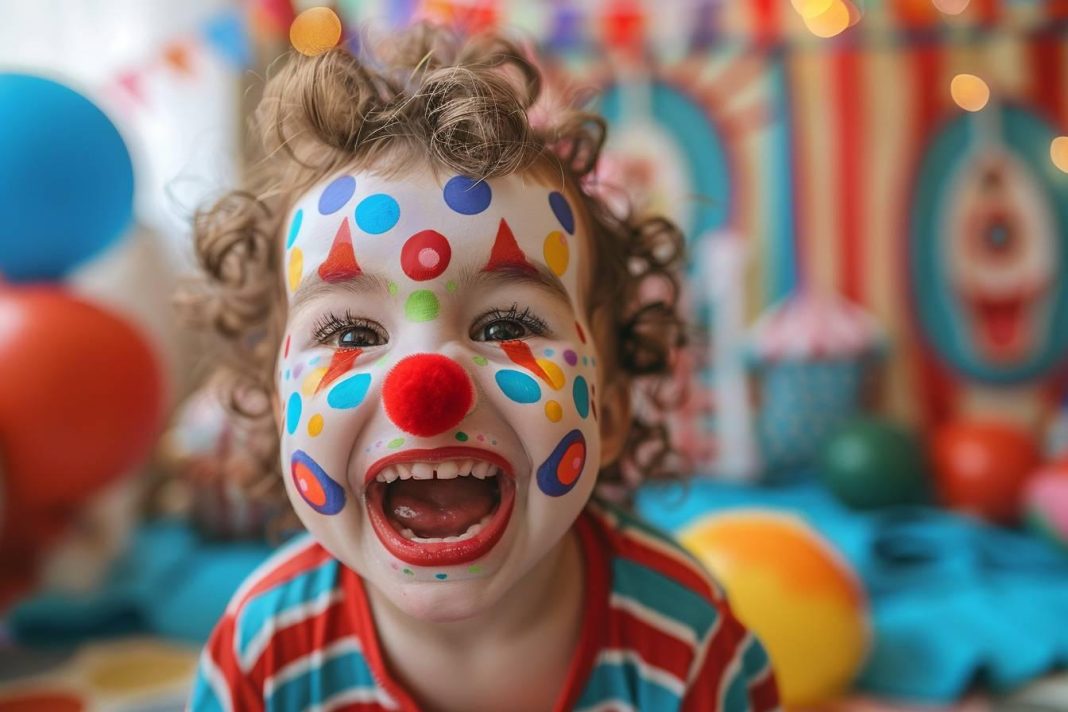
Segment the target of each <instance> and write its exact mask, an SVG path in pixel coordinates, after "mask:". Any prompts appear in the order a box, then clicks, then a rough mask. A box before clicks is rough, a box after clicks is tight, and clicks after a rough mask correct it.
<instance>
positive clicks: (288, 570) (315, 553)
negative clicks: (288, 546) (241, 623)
mask: <svg viewBox="0 0 1068 712" xmlns="http://www.w3.org/2000/svg"><path fill="white" fill-rule="evenodd" d="M331 558H332V557H331V556H330V554H329V553H327V551H326V550H325V549H323V548H322V547H321V546H319V545H318V544H311V545H309V546H308V548H306V549H301V550H299V551H297V552H295V553H294V554H293V557H292V558H290V559H286V560H285V561H283V562H282V563H280V564H278V565H276V566H275V567H274V568H272V569H271V570H270V571H267V572H265V573H264V574H263V577H262V578H261V579H260V580H259V581H257V582H256V583H254V584H252V586H251V587H250V588H249V589H248V590H246V591H245V593H244V594H243V595H242V596H241V598H240V599H239V600H237V601H236V602H234V603H231V610H234V609H236V608H240V607H243V606H244V605H245V604H246V603H248V602H249V600H251V599H252V598H253V597H255V596H258V595H260V594H261V593H264V592H265V591H269V590H271V589H272V588H275V587H277V586H279V585H281V584H283V583H285V582H286V581H289V580H290V579H294V578H296V577H297V576H299V575H300V574H302V573H305V572H306V571H310V570H311V569H314V568H316V567H317V566H320V565H322V564H324V563H326V562H327V561H330V560H331Z"/></svg>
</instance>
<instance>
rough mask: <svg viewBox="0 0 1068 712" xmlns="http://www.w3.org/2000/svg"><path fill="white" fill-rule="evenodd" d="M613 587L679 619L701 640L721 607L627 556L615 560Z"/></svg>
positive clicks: (672, 618) (666, 616)
mask: <svg viewBox="0 0 1068 712" xmlns="http://www.w3.org/2000/svg"><path fill="white" fill-rule="evenodd" d="M612 590H613V591H614V592H616V593H618V594H620V595H622V596H626V597H627V598H632V599H634V600H636V601H638V602H640V603H642V604H643V605H645V606H646V607H647V608H651V609H652V610H654V611H656V612H657V613H659V614H660V615H662V616H664V617H665V618H670V619H671V620H674V621H677V622H679V623H680V624H682V625H684V626H685V627H687V628H689V629H690V630H692V631H693V634H694V640H695V641H698V642H700V641H702V640H704V638H705V635H706V634H707V633H708V631H709V629H711V627H712V625H713V624H714V623H715V622H716V619H717V618H718V617H719V611H718V610H717V609H716V607H715V605H713V604H712V603H710V602H709V601H708V599H706V598H705V597H704V596H702V595H701V594H699V593H697V592H695V591H693V590H692V589H690V588H687V587H686V586H683V585H682V584H680V583H678V582H677V581H675V580H674V579H671V578H668V577H667V576H663V575H661V574H659V573H657V572H656V571H653V570H652V569H650V568H648V567H646V566H643V565H641V564H638V563H635V562H633V561H630V560H628V559H623V558H619V559H616V560H615V561H613V562H612Z"/></svg>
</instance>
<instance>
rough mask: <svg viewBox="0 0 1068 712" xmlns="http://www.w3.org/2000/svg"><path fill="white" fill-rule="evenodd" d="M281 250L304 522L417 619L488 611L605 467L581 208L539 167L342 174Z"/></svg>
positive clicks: (297, 217) (298, 496) (295, 461)
mask: <svg viewBox="0 0 1068 712" xmlns="http://www.w3.org/2000/svg"><path fill="white" fill-rule="evenodd" d="M284 239H285V264H284V269H285V273H286V287H287V294H288V302H289V318H288V323H287V325H286V334H285V336H284V338H283V345H282V350H281V353H280V354H279V364H280V365H279V369H278V394H279V398H280V402H281V406H282V413H281V427H282V449H281V450H282V459H283V462H282V466H283V471H284V472H285V473H286V474H285V479H286V488H287V491H288V492H289V496H290V499H291V500H292V501H293V504H294V506H295V508H296V511H297V513H298V515H299V516H300V517H301V519H302V520H303V521H304V523H305V525H306V526H307V527H308V529H309V530H310V531H311V532H312V533H313V534H314V535H315V536H316V537H317V538H318V539H319V540H320V541H321V542H322V543H323V544H324V545H325V546H326V547H327V549H329V550H330V551H331V553H333V554H334V555H335V556H336V557H337V558H338V559H340V560H341V561H343V562H344V563H345V564H347V565H349V566H350V567H352V568H353V569H355V570H356V571H358V572H359V573H360V574H361V575H363V576H364V577H365V578H367V579H369V580H370V581H371V582H372V583H373V584H374V585H375V586H376V587H377V588H378V589H379V590H380V591H381V592H383V593H384V594H386V595H389V596H391V598H392V600H394V601H395V602H396V603H397V604H398V605H400V606H401V607H402V608H403V609H405V610H407V611H408V612H409V613H411V614H413V615H417V616H420V617H424V618H428V619H429V618H434V619H442V620H444V619H455V618H462V617H466V616H468V615H471V614H473V613H475V612H477V611H478V610H481V609H482V608H484V607H486V606H488V605H490V604H491V603H493V602H494V601H496V600H498V599H499V598H500V597H501V596H502V595H504V594H505V593H507V592H508V590H509V589H510V588H511V587H512V586H514V585H515V584H516V583H517V582H518V581H519V580H520V579H521V578H522V576H523V575H524V574H525V573H527V572H528V571H529V570H530V569H531V567H532V566H533V565H534V564H535V563H537V562H538V561H539V560H540V559H541V558H542V557H544V556H545V555H546V553H547V552H548V551H549V550H550V549H551V548H552V547H553V546H554V545H555V544H556V543H557V542H558V541H559V540H560V538H561V537H562V535H563V534H564V533H565V532H566V531H567V530H568V528H569V527H570V526H571V524H572V523H573V522H574V520H575V518H576V517H577V515H578V513H579V511H580V510H581V509H582V507H583V505H584V504H585V503H586V500H587V499H588V497H589V495H590V491H591V489H592V488H593V486H594V482H595V479H596V477H597V472H598V469H599V466H600V458H601V438H600V434H599V432H598V426H597V417H598V413H597V410H596V404H595V394H596V388H597V386H598V379H597V359H596V357H597V350H596V348H595V345H594V344H593V342H592V339H590V337H589V335H590V333H591V331H590V328H589V325H588V323H587V319H586V305H585V300H584V297H583V295H584V294H585V290H586V288H587V280H588V279H589V274H588V273H589V272H590V265H589V264H588V260H589V255H588V236H587V235H586V233H585V226H584V224H583V221H582V219H581V218H580V216H579V214H578V212H577V210H576V205H575V203H574V202H573V201H572V200H570V199H569V198H567V197H565V196H564V195H563V194H562V192H560V191H559V190H556V189H554V188H552V187H548V186H546V185H545V184H544V183H543V182H541V181H539V180H538V179H536V178H534V177H533V176H532V175H512V176H508V177H505V178H497V179H493V180H489V181H485V182H481V183H474V182H472V181H469V180H467V179H465V178H461V177H449V176H445V177H444V178H442V179H440V180H439V179H437V178H435V177H433V176H432V175H431V174H430V173H429V172H428V171H427V172H418V173H416V174H414V175H411V176H408V177H403V178H395V179H386V178H382V177H379V176H376V175H374V174H372V173H367V172H356V173H351V174H350V173H344V174H340V175H338V176H335V177H333V178H331V179H328V180H326V181H324V182H323V183H322V184H320V185H319V186H317V187H315V188H313V189H312V190H310V191H309V192H308V193H307V194H306V195H304V196H303V197H302V198H301V199H300V200H299V201H298V202H297V204H296V206H295V207H294V209H293V211H292V213H291V214H290V216H289V223H288V226H287V228H286V233H285V235H284Z"/></svg>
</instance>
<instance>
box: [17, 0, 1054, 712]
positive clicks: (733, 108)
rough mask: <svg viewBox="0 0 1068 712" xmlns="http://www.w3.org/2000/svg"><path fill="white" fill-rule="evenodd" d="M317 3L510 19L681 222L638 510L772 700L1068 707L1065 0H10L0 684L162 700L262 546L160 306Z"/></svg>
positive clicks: (215, 403) (227, 437)
mask: <svg viewBox="0 0 1068 712" xmlns="http://www.w3.org/2000/svg"><path fill="white" fill-rule="evenodd" d="M319 5H329V6H331V7H332V8H333V9H334V10H335V11H336V12H337V15H338V16H339V17H340V18H341V27H340V28H335V31H339V32H340V33H341V41H342V42H344V43H346V44H347V45H348V46H349V47H351V48H354V49H356V48H358V46H359V43H360V42H361V41H363V39H364V38H365V37H368V36H369V35H368V33H370V34H371V35H375V34H377V35H386V36H388V33H389V32H390V30H391V29H394V28H397V27H400V26H402V25H405V24H407V23H410V22H413V21H416V20H419V19H432V20H436V21H439V22H444V23H447V24H451V25H454V26H456V27H457V28H458V29H460V30H462V31H466V32H477V31H480V30H482V29H487V28H501V29H503V30H505V31H506V32H510V33H514V34H515V35H516V36H517V37H519V38H520V40H521V41H523V42H524V43H529V44H530V45H531V46H532V47H536V48H537V49H538V50H540V52H541V53H542V55H543V69H544V70H545V72H546V75H547V77H548V82H547V86H548V91H549V93H550V94H552V95H554V96H555V97H556V98H559V99H562V100H569V99H571V98H572V97H580V98H581V97H587V96H590V97H594V98H592V99H591V101H592V103H593V106H594V107H595V108H596V109H598V110H599V111H601V112H603V113H604V114H605V115H606V116H607V117H608V118H609V120H610V124H611V133H610V141H609V145H608V151H607V153H606V156H605V159H604V161H603V164H602V166H601V167H600V168H599V171H598V175H599V176H600V179H601V180H603V181H605V182H607V183H612V184H616V185H620V186H622V187H624V188H625V189H626V191H627V192H628V193H629V194H630V196H631V198H632V199H633V200H634V201H635V203H636V205H637V206H638V207H639V208H641V209H643V210H656V211H661V212H664V213H667V214H668V215H670V216H671V217H673V218H674V219H675V220H677V221H678V222H679V223H680V224H681V225H682V226H683V228H684V229H685V232H686V233H687V236H688V240H689V246H690V258H691V259H690V266H689V272H690V277H691V280H690V284H689V287H688V293H687V304H688V306H689V308H690V311H691V315H692V317H693V319H694V321H695V323H696V324H697V325H698V326H699V327H701V330H700V331H699V332H698V333H697V338H696V339H695V343H696V345H697V347H696V348H695V349H694V350H693V351H692V352H691V353H690V354H688V355H687V356H686V358H685V359H683V360H681V361H680V364H679V368H680V371H681V372H682V374H683V377H684V378H686V379H687V380H688V382H689V384H690V385H691V395H690V398H689V399H688V400H687V402H686V404H685V406H684V408H683V410H682V411H681V412H680V413H678V415H677V417H676V418H675V419H674V420H673V421H672V423H671V424H670V425H671V428H672V432H673V433H674V435H675V438H676V442H677V444H678V446H679V448H680V450H681V451H682V452H684V453H685V454H686V455H687V457H688V459H689V461H690V462H691V463H692V464H693V469H694V470H695V472H696V473H697V474H698V476H699V477H698V479H697V480H696V481H695V482H694V483H692V484H691V485H690V486H688V487H685V488H680V487H677V486H653V485H649V486H646V487H643V489H642V491H641V492H639V495H638V498H637V501H636V504H637V507H638V510H639V512H640V513H641V514H643V515H644V516H645V517H646V518H648V519H649V520H650V521H652V522H653V523H654V524H656V525H658V526H661V527H663V528H665V529H668V530H670V531H672V532H675V533H676V534H678V535H679V537H680V539H681V540H682V541H683V542H684V544H685V545H686V546H688V547H690V548H691V549H692V550H693V551H694V553H695V554H696V555H697V556H698V557H699V558H700V559H701V560H702V561H704V562H705V563H706V564H707V565H708V566H709V567H710V568H712V569H713V570H715V571H716V572H717V573H718V574H719V575H720V576H721V578H722V580H723V581H724V583H725V585H726V587H727V588H728V590H729V591H730V592H731V594H732V596H734V597H735V598H736V599H737V600H738V603H737V607H738V610H739V612H740V614H741V615H742V616H743V617H744V618H745V619H746V622H747V623H749V624H750V625H751V626H752V627H753V628H755V629H756V630H757V631H758V632H760V633H761V635H762V636H764V637H765V638H766V640H767V641H768V643H769V648H770V652H771V657H772V660H773V663H774V664H775V665H776V666H777V667H779V669H780V675H781V676H782V679H783V682H784V691H785V693H786V699H787V702H788V703H790V704H791V705H802V704H803V705H808V706H810V707H815V708H827V709H896V708H898V706H899V705H901V704H904V703H906V702H907V703H911V704H920V703H926V704H940V705H956V704H962V703H961V701H962V700H968V703H967V704H970V705H972V706H973V707H975V706H976V705H979V706H980V708H981V706H983V705H986V704H987V703H988V701H989V700H991V699H996V700H999V701H1000V702H1001V703H1004V704H1010V703H1013V702H1018V703H1019V704H1021V705H1023V704H1028V705H1031V708H1033V709H1039V708H1043V707H1042V705H1046V707H1045V708H1048V709H1068V680H1066V675H1065V673H1064V672H1063V670H1064V668H1065V666H1066V665H1068V626H1065V625H1064V621H1065V620H1068V544H1066V542H1068V466H1066V465H1065V462H1066V458H1068V392H1066V391H1068V388H1066V386H1068V279H1066V276H1068V275H1066V274H1065V272H1066V270H1068V3H1066V2H1065V1H1064V0H659V1H657V2H654V1H653V0H570V1H568V0H549V1H544V2H542V1H536V0H339V1H338V2H335V3H322V2H305V1H303V0H293V1H291V0H186V1H185V2H182V3H173V2H165V1H164V0H149V1H144V0H35V1H34V2H29V1H24V0H0V18H2V21H0V215H3V216H4V218H3V222H2V223H0V280H3V281H2V283H0V485H2V487H0V556H2V555H5V554H8V553H11V552H16V553H15V559H14V560H18V561H19V562H20V566H19V567H17V571H16V569H13V568H10V567H7V566H6V565H5V566H4V567H3V569H2V571H3V581H2V584H3V587H2V591H3V592H5V594H6V595H7V598H5V599H3V600H0V606H3V609H2V610H0V616H3V626H2V631H3V635H4V638H5V639H6V643H4V645H3V647H0V670H3V671H4V672H2V673H0V709H4V707H3V705H4V704H8V705H9V706H13V705H20V704H21V705H24V706H23V707H17V706H15V707H12V708H13V709H31V708H34V705H37V708H41V705H44V704H51V705H52V707H49V709H72V710H77V709H128V708H131V709H132V708H137V705H141V706H142V707H147V706H150V705H153V706H151V708H152V709H171V708H173V709H179V708H180V707H181V703H182V701H183V699H184V692H185V684H186V682H187V680H188V677H189V675H190V674H191V670H192V665H193V663H194V661H195V654H196V653H195V651H196V648H197V646H198V645H199V643H200V642H201V641H202V640H203V638H204V637H205V636H206V634H207V632H208V630H209V629H210V627H211V625H212V623H213V622H214V620H215V619H216V617H217V616H218V614H219V612H220V611H221V610H222V607H223V605H224V604H225V601H226V600H227V599H228V597H229V595H230V593H231V592H232V591H233V590H234V588H235V587H236V586H237V584H238V582H239V581H240V580H241V579H242V578H243V576H244V575H245V574H246V573H247V572H248V571H250V570H251V569H252V568H253V567H254V566H255V565H256V564H257V563H258V562H259V561H261V560H262V559H263V557H264V556H266V555H267V553H268V552H269V550H270V548H271V546H272V544H273V543H274V542H275V541H276V538H272V537H271V536H270V534H271V531H272V521H274V517H275V515H276V514H277V513H276V512H271V511H269V510H266V509H264V508H263V507H262V506H261V505H260V504H258V503H257V502H256V501H255V499H254V497H252V496H250V495H249V494H248V493H246V492H245V491H244V490H242V488H241V487H240V486H239V485H240V482H239V480H240V479H241V478H242V477H243V476H247V475H248V474H249V473H248V472H247V471H244V472H243V475H241V473H242V471H243V470H242V464H243V463H242V458H241V454H242V452H243V445H242V436H241V433H240V431H238V430H236V429H235V428H234V427H233V425H232V423H231V422H230V421H229V419H228V416H227V411H226V409H225V404H224V403H222V402H221V401H220V399H219V397H218V390H217V385H218V384H214V383H209V384H208V385H207V386H205V387H202V388H200V389H199V390H197V391H195V392H193V391H192V388H193V385H194V384H195V383H197V382H198V381H200V380H202V379H201V378H200V376H202V375H203V373H204V371H205V367H206V366H208V365H210V361H211V357H210V353H207V354H206V353H205V352H204V350H203V349H202V348H201V347H200V345H199V344H197V343H195V342H194V343H191V338H190V337H189V336H188V335H186V334H182V333H180V332H179V330H178V329H177V327H176V326H175V325H174V323H175V322H174V319H173V316H172V315H171V313H170V311H169V298H170V297H169V295H170V293H171V291H172V289H173V286H174V283H175V280H176V278H177V277H178V275H180V274H181V273H182V272H183V271H185V270H187V269H189V267H190V266H191V264H192V263H191V248H190V245H189V232H190V229H189V228H190V220H191V217H192V215H193V213H194V211H195V210H196V208H197V207H198V206H202V205H204V204H205V203H206V202H207V201H209V200H211V199H212V197H214V196H216V195H218V194H220V193H221V192H222V191H223V190H225V189H227V188H228V187H230V186H232V185H233V184H234V183H235V181H236V180H237V178H238V176H239V175H240V174H241V171H242V169H243V167H244V165H245V162H246V161H247V160H249V159H250V158H251V156H250V153H249V151H247V150H246V149H247V146H246V135H247V134H246V130H245V122H246V120H247V117H248V113H249V111H250V110H251V108H252V107H253V106H255V103H256V100H257V97H258V93H259V91H260V89H261V88H262V77H263V75H264V74H265V73H266V72H267V71H268V67H269V65H270V64H271V63H272V62H274V61H275V60H276V59H277V58H278V57H279V56H280V55H282V54H283V53H284V52H286V51H288V50H289V47H290V38H291V35H290V32H291V28H292V27H293V23H294V21H295V20H296V18H297V17H298V15H299V14H300V13H301V12H302V11H304V10H306V9H309V8H311V7H313V6H319ZM309 18H311V16H305V17H304V19H303V20H302V22H303V23H304V25H301V24H298V25H297V27H296V29H294V30H293V31H294V33H295V34H294V35H293V37H294V41H295V42H296V43H297V44H300V43H301V42H305V41H306V40H307V41H314V39H315V38H314V37H312V35H315V33H314V32H311V34H310V35H309V34H308V33H309V32H310V30H309V27H311V26H312V25H314V18H311V19H309ZM320 19H321V18H320ZM313 29H314V28H313ZM309 37H311V39H310V40H309V39H308V38H309ZM302 38H303V39H302ZM44 156H47V159H44V158H43V157H44ZM42 324H47V328H44V327H43V326H42ZM89 324H96V325H98V326H97V328H98V331H95V332H94V335H92V336H86V335H83V332H82V331H80V329H82V328H86V326H87V325H89ZM104 331H108V332H110V333H113V334H115V337H114V338H113V339H110V340H106V341H107V344H103V343H102V342H103V341H105V340H104V339H102V338H100V337H99V336H96V334H102V333H104ZM71 339H77V340H79V344H80V346H79V347H78V351H79V353H80V354H81V356H80V358H81V359H82V360H81V361H79V360H78V359H77V358H75V357H74V356H69V357H67V358H60V357H59V356H57V354H67V353H69V352H70V351H71V350H73V349H71V348H70V347H64V346H62V344H65V343H70V340H71ZM65 340H66V341H65ZM123 344H125V346H123ZM98 347H99V348H98ZM105 347H106V348H105ZM109 348H110V349H113V350H112V351H109V350H108V349H109ZM97 351H98V352H99V353H96V352H97ZM120 351H121V352H122V353H119V352H120ZM36 354H51V356H50V357H46V356H39V355H36ZM49 358H50V359H51V360H49ZM94 358H95V359H98V361H96V362H93V363H97V364H99V365H92V366H90V365H89V364H90V360H91V359H94ZM49 369H51V370H49ZM135 373H136V374H139V375H138V376H137V378H136V379H135V378H133V376H132V375H131V374H135ZM87 374H92V375H93V378H89V377H88V375H87ZM109 379H110V380H109ZM9 384H17V387H11V386H10V385H9ZM90 386H91V388H90ZM93 389H96V390H93ZM102 394H103V395H102ZM101 403H106V404H107V406H108V407H106V408H104V407H103V406H101V405H100V404H101ZM55 413H62V414H63V415H64V418H63V420H62V421H60V420H58V419H54V418H52V417H51V416H52V415H54V414H55ZM50 414H51V415H50ZM124 419H126V420H124ZM130 419H132V421H133V424H131V420H130ZM164 421H166V423H167V424H166V425H164ZM89 422H92V423H93V427H96V428H101V430H100V431H97V430H89V429H88V425H87V423H89ZM105 422H106V423H110V425H107V426H105ZM65 429H67V430H65ZM65 432H72V433H74V434H73V435H63V433H65ZM97 432H104V433H110V436H109V435H107V434H105V435H99V436H98V435H95V433H97ZM115 433H121V436H116V435H115ZM91 434H92V435H91ZM56 440H62V441H63V442H64V443H65V446H57V447H56V448H55V450H56V452H47V453H45V452H44V449H43V448H42V446H41V445H40V443H41V442H50V441H56ZM153 444H155V445H156V447H155V450H154V453H150V452H149V450H150V449H151V448H152V445H153ZM94 448H98V449H94ZM60 450H62V452H59V451H60ZM44 454H47V455H48V456H49V457H48V458H45V457H43V455H44ZM245 467H246V468H247V465H245ZM234 473H238V474H239V475H240V476H236V477H235V475H234ZM50 478H51V479H50ZM60 482H62V483H63V484H59V483H60ZM38 512H47V514H41V515H40V516H38ZM739 532H741V533H739ZM16 573H17V574H18V576H16V575H15V574H16ZM792 605H797V606H801V610H802V611H803V612H802V613H801V614H799V615H797V616H784V615H783V614H782V612H783V610H787V609H788V608H789V606H792ZM784 607H786V608H784ZM116 636H119V637H121V638H122V639H123V640H122V641H120V642H119V643H114V642H101V641H102V640H103V639H107V638H114V637H116ZM131 636H134V637H132V638H131ZM813 647H815V648H818V649H819V650H820V651H822V653H821V654H820V655H815V654H812V655H807V654H806V651H808V650H811V649H813ZM75 651H76V652H75ZM832 653H834V654H832ZM139 660H140V661H142V662H144V661H156V663H153V664H152V665H149V666H148V667H146V666H145V665H147V663H145V664H142V665H140V666H139V665H138V664H137V661H139ZM157 663H158V664H157ZM149 668H151V670H153V671H155V672H154V673H152V674H149V672H146V671H147V670H149ZM131 671H133V672H131ZM137 671H140V672H137ZM63 705H66V706H63ZM123 705H126V706H125V707H124V706H123Z"/></svg>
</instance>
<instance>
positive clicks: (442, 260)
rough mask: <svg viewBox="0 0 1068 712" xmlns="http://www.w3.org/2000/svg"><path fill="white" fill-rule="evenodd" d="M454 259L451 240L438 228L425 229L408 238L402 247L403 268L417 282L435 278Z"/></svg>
mask: <svg viewBox="0 0 1068 712" xmlns="http://www.w3.org/2000/svg"><path fill="white" fill-rule="evenodd" d="M450 259H452V248H451V247H450V246H449V241H448V240H446V239H445V236H444V235H442V234H441V233H440V232H438V231H437V230H423V231H421V232H417V233H415V234H414V235H412V236H411V237H409V238H408V240H407V242H405V243H404V247H402V248H401V269H403V270H404V274H406V275H408V276H409V277H410V278H412V279H414V280H415V281H416V282H425V281H426V280H428V279H434V278H435V277H437V276H439V275H440V274H441V273H442V272H444V271H445V270H446V269H447V268H448V266H449V260H450Z"/></svg>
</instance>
